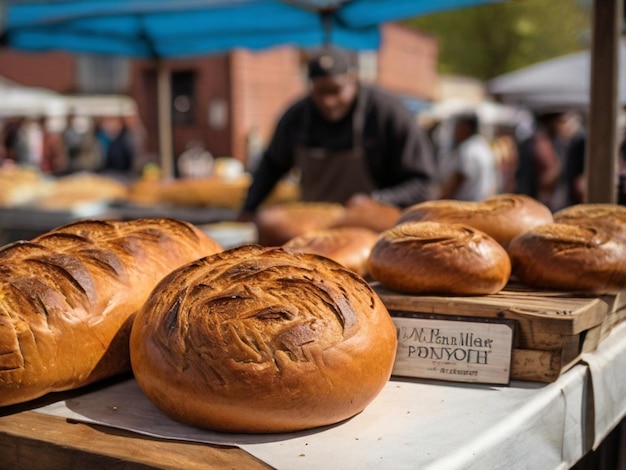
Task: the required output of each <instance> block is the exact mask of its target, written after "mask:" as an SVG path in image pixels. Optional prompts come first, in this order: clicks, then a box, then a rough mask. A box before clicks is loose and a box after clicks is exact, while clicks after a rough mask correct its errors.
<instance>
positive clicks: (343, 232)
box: [283, 227, 378, 276]
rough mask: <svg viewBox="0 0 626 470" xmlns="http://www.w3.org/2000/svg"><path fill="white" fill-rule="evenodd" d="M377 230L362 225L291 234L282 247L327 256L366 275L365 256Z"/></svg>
mask: <svg viewBox="0 0 626 470" xmlns="http://www.w3.org/2000/svg"><path fill="white" fill-rule="evenodd" d="M377 240H378V234H377V233H376V232H374V231H373V230H370V229H368V228H362V227H339V228H329V229H326V230H314V231H312V232H307V233H303V234H302V235H298V236H297V237H294V238H292V239H291V240H289V241H288V242H287V243H285V244H284V245H283V248H286V249H288V250H289V251H292V252H296V253H313V254H316V255H321V256H326V257H327V258H330V259H332V260H334V261H336V262H338V263H339V264H341V265H343V266H345V267H346V268H348V269H351V270H352V271H354V272H355V273H357V274H359V275H360V276H365V275H367V260H368V258H369V256H370V252H371V251H372V247H373V246H374V244H375V243H376V241H377Z"/></svg>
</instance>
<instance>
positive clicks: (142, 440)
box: [0, 325, 626, 469]
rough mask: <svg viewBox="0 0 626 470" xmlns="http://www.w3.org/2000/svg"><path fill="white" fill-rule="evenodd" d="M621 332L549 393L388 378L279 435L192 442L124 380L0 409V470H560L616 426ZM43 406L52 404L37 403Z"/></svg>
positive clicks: (625, 362) (623, 355)
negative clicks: (41, 466) (348, 408)
mask: <svg viewBox="0 0 626 470" xmlns="http://www.w3.org/2000/svg"><path fill="white" fill-rule="evenodd" d="M624 367H626V325H621V326H620V327H619V328H616V329H615V330H614V331H613V332H612V333H611V335H610V336H609V337H608V338H607V339H606V340H605V341H604V342H603V343H602V344H601V345H600V346H599V347H598V349H597V350H596V351H594V352H592V353H589V354H585V355H583V357H582V360H581V361H580V362H579V363H578V364H577V365H575V366H574V367H573V368H572V369H570V370H569V371H568V372H566V373H564V374H563V375H562V376H561V377H560V378H559V379H558V380H556V381H555V382H553V383H550V384H541V383H537V382H522V381H513V382H511V384H510V386H505V387H496V386H489V385H467V384H457V383H446V382H440V381H428V380H419V379H403V378H400V377H393V378H392V380H391V381H389V383H388V384H387V386H386V387H385V388H384V390H383V391H382V393H381V394H380V395H379V396H378V397H377V398H376V400H375V401H374V402H372V403H371V405H370V406H369V407H367V408H366V409H365V411H363V413H361V414H360V415H358V416H356V417H354V418H353V419H351V420H348V421H346V422H343V423H341V424H339V425H336V426H329V427H326V428H321V429H316V430H311V431H306V432H300V433H290V434H277V435H267V434H265V435H241V434H220V433H212V432H208V431H202V430H198V429H195V428H191V427H188V426H185V425H181V424H179V423H175V422H172V421H170V420H168V419H167V418H166V417H165V416H164V415H162V414H161V413H160V412H159V411H158V410H157V409H156V408H154V407H153V406H152V405H151V404H150V402H148V401H147V399H145V397H143V396H142V394H141V392H140V391H139V390H138V388H137V386H136V384H135V382H134V381H133V380H132V379H128V380H125V381H119V382H115V383H112V384H108V385H106V386H102V387H97V388H95V389H93V388H92V389H89V390H85V391H83V392H79V393H74V394H71V395H70V396H69V397H64V396H63V395H60V396H57V397H54V396H53V397H47V398H46V400H45V401H42V402H40V403H35V404H34V405H31V406H30V407H29V408H28V409H22V410H20V409H19V408H17V409H15V408H13V409H9V410H6V409H5V410H3V415H4V416H3V417H1V418H0V449H2V452H0V456H1V457H0V459H2V460H1V463H2V466H3V467H6V468H14V469H21V468H33V464H34V463H35V462H37V461H40V459H41V456H42V455H46V468H49V469H55V468H59V469H61V468H68V466H73V465H81V466H82V465H84V466H90V465H94V466H97V467H102V466H104V465H106V464H107V463H110V464H113V463H114V462H119V461H120V460H121V461H124V465H125V468H144V467H143V466H146V465H147V466H150V467H151V468H183V467H184V468H205V469H206V468H224V467H231V468H299V469H308V468H311V469H313V468H315V469H317V468H345V469H362V468H396V469H397V468H423V469H426V468H428V469H443V468H445V469H470V468H485V467H486V466H490V467H492V468H510V469H517V468H520V469H521V468H545V469H552V468H553V469H557V468H569V467H571V466H572V465H573V464H575V463H576V462H577V461H578V460H579V459H581V458H582V457H583V456H584V455H585V454H586V453H587V452H588V451H590V450H591V449H594V448H597V446H598V445H599V443H600V442H601V441H602V439H603V438H604V437H605V436H606V435H607V434H608V433H609V432H610V431H611V430H612V429H613V427H614V426H615V425H616V424H617V423H618V422H619V421H620V420H621V419H622V418H623V417H624V416H626V379H624V377H623V374H621V372H620V371H622V370H624ZM47 402H51V403H48V404H46V403H47Z"/></svg>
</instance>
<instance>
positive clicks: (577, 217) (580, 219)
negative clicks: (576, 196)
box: [554, 203, 626, 240]
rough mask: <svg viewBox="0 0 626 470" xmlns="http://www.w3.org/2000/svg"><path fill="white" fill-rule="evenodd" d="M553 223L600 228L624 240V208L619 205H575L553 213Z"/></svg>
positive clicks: (625, 235)
mask: <svg viewBox="0 0 626 470" xmlns="http://www.w3.org/2000/svg"><path fill="white" fill-rule="evenodd" d="M554 222H557V223H560V224H571V225H581V224H585V225H593V226H596V227H597V226H601V227H602V228H603V229H605V230H607V231H609V232H610V233H612V234H613V235H614V236H616V237H618V238H620V239H621V240H626V206H621V205H619V204H609V203H589V204H576V205H573V206H569V207H566V208H564V209H561V210H560V211H557V212H555V213H554Z"/></svg>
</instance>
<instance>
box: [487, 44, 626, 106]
mask: <svg viewBox="0 0 626 470" xmlns="http://www.w3.org/2000/svg"><path fill="white" fill-rule="evenodd" d="M619 62H620V66H619V74H618V77H619V79H618V99H619V102H620V103H621V104H622V105H626V40H624V39H622V40H620V44H619ZM487 89H488V91H489V93H490V94H492V95H494V96H496V97H497V98H498V99H499V101H501V102H503V103H507V104H512V105H520V106H524V107H527V108H531V109H536V110H541V109H572V108H574V109H578V110H581V111H585V112H587V111H588V110H589V104H590V89H591V52H590V51H588V50H587V51H582V52H577V53H574V54H568V55H565V56H562V57H557V58H555V59H550V60H546V61H544V62H540V63H537V64H534V65H531V66H528V67H525V68H523V69H520V70H516V71H514V72H510V73H507V74H504V75H501V76H499V77H496V78H494V79H492V80H490V81H489V82H488V83H487Z"/></svg>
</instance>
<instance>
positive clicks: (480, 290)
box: [368, 222, 511, 295]
mask: <svg viewBox="0 0 626 470" xmlns="http://www.w3.org/2000/svg"><path fill="white" fill-rule="evenodd" d="M368 266H369V271H370V274H371V276H372V277H373V278H374V279H375V280H377V281H379V282H380V283H381V284H382V285H383V286H385V287H388V288H389V289H392V290H396V291H399V292H405V293H409V294H452V295H481V294H493V293H496V292H499V291H500V290H502V288H503V287H504V286H505V285H506V283H507V282H508V280H509V277H510V274H511V262H510V260H509V257H508V255H507V253H506V251H505V250H504V248H503V247H502V246H501V245H500V244H499V243H498V242H496V241H495V240H494V239H493V238H491V237H489V236H488V235H486V234H484V233H483V232H481V231H479V230H476V229H475V228H473V227H469V226H465V225H461V224H453V223H446V222H406V223H403V224H400V225H397V226H396V227H394V228H392V229H389V230H387V231H385V232H383V233H382V234H381V235H380V237H379V239H378V242H377V243H376V245H374V248H372V252H371V254H370V258H369V262H368Z"/></svg>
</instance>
